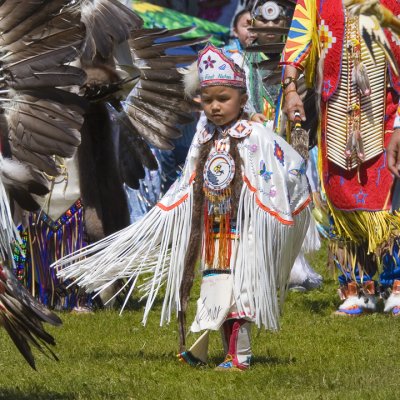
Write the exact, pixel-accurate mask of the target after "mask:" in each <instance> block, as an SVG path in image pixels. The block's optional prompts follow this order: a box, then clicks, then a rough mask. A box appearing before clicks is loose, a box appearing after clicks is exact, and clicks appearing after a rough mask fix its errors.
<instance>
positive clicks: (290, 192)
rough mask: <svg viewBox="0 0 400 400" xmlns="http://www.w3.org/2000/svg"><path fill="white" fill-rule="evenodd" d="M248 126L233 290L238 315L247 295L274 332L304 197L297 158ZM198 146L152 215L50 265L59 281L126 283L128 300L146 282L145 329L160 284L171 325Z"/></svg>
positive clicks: (94, 286)
mask: <svg viewBox="0 0 400 400" xmlns="http://www.w3.org/2000/svg"><path fill="white" fill-rule="evenodd" d="M240 122H242V123H247V122H246V121H239V122H238V123H240ZM250 128H251V129H252V133H251V134H250V135H249V136H247V137H246V138H245V139H243V141H242V143H241V144H240V145H239V146H238V147H239V152H240V156H241V159H242V161H243V167H242V168H243V170H242V174H243V186H242V190H241V195H240V198H239V204H238V214H237V230H238V233H239V235H238V239H236V240H238V253H237V257H236V260H235V262H234V267H233V274H234V291H235V297H236V298H237V300H236V301H237V305H238V311H239V312H245V311H244V310H243V309H242V307H241V296H242V294H243V293H244V292H245V294H246V296H247V297H248V298H249V300H250V308H251V313H252V314H254V315H253V317H254V318H253V319H254V321H255V322H256V323H257V325H258V326H259V327H260V326H262V325H263V326H264V327H265V328H267V329H277V328H278V319H279V313H280V309H281V307H282V305H283V301H284V297H285V293H286V284H287V279H288V275H289V272H290V269H291V267H292V265H293V262H294V259H295V257H296V256H297V254H298V252H299V250H300V247H301V245H302V242H303V239H304V236H305V233H306V231H307V227H308V221H309V208H308V203H309V202H310V196H309V190H308V183H307V178H306V176H305V168H304V164H303V160H302V158H301V157H300V156H299V155H298V154H297V153H296V152H295V151H294V150H293V149H292V148H291V147H290V146H289V145H288V144H287V143H286V142H285V141H284V140H283V139H281V138H280V137H278V136H277V135H275V134H274V133H272V131H270V130H269V129H267V128H265V127H263V126H262V125H260V124H253V125H251V127H250ZM200 146H201V145H200V144H199V140H198V134H196V136H195V137H194V140H193V143H192V146H191V148H190V150H189V154H188V157H187V160H186V164H185V167H184V169H183V171H182V174H181V176H180V177H179V178H178V179H177V181H176V182H175V183H174V185H173V186H172V187H171V188H170V190H169V191H168V192H167V193H166V195H165V196H164V197H163V199H162V200H161V201H160V202H159V203H158V204H157V205H156V207H154V209H153V210H151V211H150V212H149V213H148V214H147V215H146V216H145V217H144V218H143V219H142V220H140V221H138V222H136V223H135V224H133V225H131V226H129V227H128V228H126V229H123V230H121V231H120V232H117V233H115V234H113V235H111V236H109V237H107V238H105V239H103V240H101V241H99V242H97V243H95V244H92V245H90V246H88V247H87V248H85V249H83V250H82V251H80V252H77V253H75V254H73V255H71V256H68V257H66V258H64V259H61V260H60V261H58V262H57V263H56V264H55V265H56V266H57V267H64V268H63V269H62V270H61V271H60V272H59V275H60V276H62V277H63V278H64V279H66V278H75V279H76V281H75V283H78V284H79V285H81V286H84V287H86V288H87V290H88V291H91V290H95V291H96V292H100V291H102V290H104V289H105V288H107V287H108V286H109V285H111V284H112V283H113V282H115V281H116V280H119V279H126V282H125V286H124V287H129V291H128V295H127V299H128V298H129V296H130V295H131V293H132V292H133V290H134V289H135V288H136V287H137V283H138V278H139V277H141V276H145V277H146V278H145V279H146V281H145V283H144V284H141V285H139V287H138V289H139V291H140V292H141V293H142V294H143V298H147V301H146V306H145V310H144V317H143V323H146V321H147V318H148V314H149V311H150V309H151V308H152V306H153V304H154V300H155V298H156V296H157V294H158V292H159V289H160V288H161V286H162V285H165V293H164V302H163V306H162V313H161V324H162V323H163V322H169V321H170V320H171V314H172V312H173V311H174V310H175V311H179V310H180V300H179V292H180V287H181V282H182V272H183V268H184V261H185V254H186V251H187V249H188V243H189V232H190V230H191V224H192V203H193V182H194V179H195V170H196V161H197V158H198V153H199V147H200ZM199 229H202V227H201V226H199ZM86 257H87V258H86ZM278 291H279V292H278ZM278 293H279V295H278ZM125 303H126V302H125ZM124 306H125V304H124Z"/></svg>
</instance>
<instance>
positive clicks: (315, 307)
mask: <svg viewBox="0 0 400 400" xmlns="http://www.w3.org/2000/svg"><path fill="white" fill-rule="evenodd" d="M303 305H304V308H306V309H307V310H310V311H311V312H313V313H316V314H327V313H330V312H332V311H334V310H335V309H336V308H335V304H333V302H332V300H331V299H321V298H319V299H312V298H304V299H303Z"/></svg>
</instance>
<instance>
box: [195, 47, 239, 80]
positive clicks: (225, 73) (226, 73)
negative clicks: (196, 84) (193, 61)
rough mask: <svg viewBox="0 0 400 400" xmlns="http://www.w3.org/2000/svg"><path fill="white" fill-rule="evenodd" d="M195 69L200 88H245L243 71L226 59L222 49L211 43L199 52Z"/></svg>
mask: <svg viewBox="0 0 400 400" xmlns="http://www.w3.org/2000/svg"><path fill="white" fill-rule="evenodd" d="M197 68H198V72H199V78H200V87H202V88H204V87H208V86H230V87H235V88H246V75H245V73H244V71H243V70H242V69H241V68H240V67H239V66H238V65H236V64H235V63H234V62H233V60H231V59H230V58H228V57H227V56H226V55H225V54H224V53H223V50H222V49H219V48H218V47H214V46H213V45H212V44H211V43H208V44H207V46H206V47H205V48H204V49H203V50H201V51H200V52H199V57H198V60H197Z"/></svg>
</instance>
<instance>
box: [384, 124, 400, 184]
mask: <svg viewBox="0 0 400 400" xmlns="http://www.w3.org/2000/svg"><path fill="white" fill-rule="evenodd" d="M386 152H387V160H388V168H389V170H390V172H392V173H393V174H395V175H396V176H397V177H398V178H400V173H399V170H400V128H398V129H395V130H394V132H393V134H392V138H391V139H390V143H389V144H388V146H387V149H386Z"/></svg>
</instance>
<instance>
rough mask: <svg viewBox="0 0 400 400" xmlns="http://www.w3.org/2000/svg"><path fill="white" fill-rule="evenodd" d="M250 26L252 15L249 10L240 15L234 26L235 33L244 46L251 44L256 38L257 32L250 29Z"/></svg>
mask: <svg viewBox="0 0 400 400" xmlns="http://www.w3.org/2000/svg"><path fill="white" fill-rule="evenodd" d="M250 27H251V15H250V13H249V12H247V13H244V14H243V15H241V16H240V18H239V19H238V21H237V23H236V26H235V27H234V28H233V33H234V35H235V36H236V37H237V38H238V39H239V42H240V44H241V45H242V46H243V47H244V48H246V47H247V46H250V45H251V44H252V43H253V42H254V40H255V39H256V34H255V33H253V32H250V31H249V28H250Z"/></svg>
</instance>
